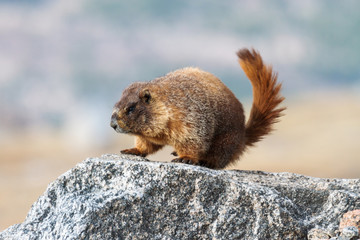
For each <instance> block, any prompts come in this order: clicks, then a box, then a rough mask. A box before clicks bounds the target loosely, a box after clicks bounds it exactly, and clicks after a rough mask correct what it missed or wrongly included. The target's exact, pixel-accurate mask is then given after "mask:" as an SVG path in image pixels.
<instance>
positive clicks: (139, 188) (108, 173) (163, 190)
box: [0, 155, 360, 239]
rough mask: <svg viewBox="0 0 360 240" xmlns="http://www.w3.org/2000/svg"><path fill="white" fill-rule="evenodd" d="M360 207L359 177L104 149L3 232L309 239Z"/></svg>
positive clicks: (16, 235)
mask: <svg viewBox="0 0 360 240" xmlns="http://www.w3.org/2000/svg"><path fill="white" fill-rule="evenodd" d="M359 208H360V180H359V179H320V178H311V177H305V176H302V175H297V174H291V173H265V172H258V171H225V170H210V169H207V168H203V167H197V166H189V165H184V164H179V163H160V162H149V161H147V160H146V159H143V158H139V157H132V156H128V155H104V156H102V157H100V158H89V159H87V160H85V161H83V162H81V163H79V164H78V165H77V166H76V167H75V168H73V169H71V170H69V171H68V172H66V173H65V174H63V175H62V176H60V177H59V178H58V179H57V180H55V181H54V182H53V183H51V184H50V185H49V186H48V189H47V190H46V192H45V193H44V194H43V195H42V196H41V197H40V198H39V199H38V201H36V202H35V203H34V205H33V206H32V208H31V210H30V212H29V213H28V216H27V218H26V219H25V221H24V222H23V223H21V224H17V225H14V226H11V227H9V228H8V229H6V230H5V231H3V232H2V233H0V239H306V237H307V234H308V232H309V230H310V229H313V228H319V229H324V230H325V231H326V232H328V233H329V236H332V235H334V234H335V231H336V230H337V229H338V227H339V226H338V225H339V220H340V218H341V216H342V215H343V214H344V213H345V212H347V211H350V210H353V209H359Z"/></svg>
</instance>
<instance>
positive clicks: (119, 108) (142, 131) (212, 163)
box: [110, 49, 285, 169]
mask: <svg viewBox="0 0 360 240" xmlns="http://www.w3.org/2000/svg"><path fill="white" fill-rule="evenodd" d="M237 56H238V57H239V63H240V65H241V67H242V69H243V70H244V72H245V74H246V75H247V77H248V78H249V79H250V81H251V83H252V86H253V105H252V109H251V113H250V117H249V119H248V121H247V122H246V123H245V116H244V111H243V107H242V104H241V103H240V102H239V101H238V99H237V98H236V97H235V95H234V94H233V93H232V92H231V91H230V89H229V88H227V87H226V86H225V85H224V83H222V82H221V81H220V80H219V79H218V78H217V77H215V76H214V75H213V74H211V73H208V72H205V71H202V70H200V69H198V68H192V67H187V68H183V69H179V70H176V71H174V72H170V73H168V74H167V75H165V76H163V77H159V78H156V79H154V80H152V81H150V82H136V83H133V84H131V85H130V86H129V87H128V88H126V89H125V90H124V92H123V93H122V97H121V99H120V101H119V102H117V103H116V104H115V106H114V110H113V113H112V116H111V124H110V125H111V127H112V128H114V129H115V131H116V132H118V133H128V134H132V135H135V136H136V141H135V148H131V149H125V150H122V151H121V153H125V154H133V155H139V156H146V155H148V154H151V153H154V152H156V151H158V150H159V149H161V148H162V147H163V146H164V145H170V146H172V147H174V149H175V152H173V155H175V156H177V157H176V158H175V159H173V160H172V162H182V163H188V164H194V165H201V166H206V167H208V168H214V169H221V168H224V167H226V166H228V165H229V164H230V163H233V162H234V161H235V160H237V159H238V158H239V156H240V155H241V154H242V153H243V152H244V151H245V149H246V148H247V147H248V146H253V145H254V143H256V142H258V141H259V140H261V139H262V138H263V136H264V135H266V134H268V133H269V132H271V131H272V125H273V124H274V123H275V122H277V121H278V118H279V117H280V116H281V115H282V114H281V112H282V111H283V110H284V109H285V108H279V107H278V106H279V104H280V103H281V102H282V101H283V100H284V97H282V96H281V95H280V89H281V84H280V83H277V73H274V72H273V71H272V67H271V66H267V65H264V63H263V60H262V58H261V56H260V54H259V53H258V52H257V51H255V50H254V49H252V50H248V49H241V50H240V51H238V52H237Z"/></svg>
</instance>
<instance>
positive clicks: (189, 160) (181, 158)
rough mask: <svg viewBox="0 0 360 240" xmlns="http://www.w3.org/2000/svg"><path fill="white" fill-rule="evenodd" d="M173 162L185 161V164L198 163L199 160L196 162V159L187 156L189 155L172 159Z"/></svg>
mask: <svg viewBox="0 0 360 240" xmlns="http://www.w3.org/2000/svg"><path fill="white" fill-rule="evenodd" d="M171 162H179V163H185V164H191V165H198V162H195V161H194V160H192V159H190V158H187V157H179V158H175V159H173V160H171Z"/></svg>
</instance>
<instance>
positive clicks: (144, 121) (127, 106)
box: [110, 83, 167, 136]
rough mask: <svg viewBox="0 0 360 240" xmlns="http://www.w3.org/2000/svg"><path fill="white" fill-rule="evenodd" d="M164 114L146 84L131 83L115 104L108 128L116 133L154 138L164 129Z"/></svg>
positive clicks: (153, 93)
mask: <svg viewBox="0 0 360 240" xmlns="http://www.w3.org/2000/svg"><path fill="white" fill-rule="evenodd" d="M166 112H167V111H164V105H163V104H162V103H161V102H160V101H158V99H157V94H156V93H155V92H154V91H152V89H151V88H150V87H149V86H148V83H133V84H131V85H130V86H129V87H128V88H126V89H125V90H124V92H123V94H122V96H121V99H120V101H119V102H117V103H116V104H115V106H114V109H113V113H112V116H111V122H110V126H111V127H112V128H114V130H115V131H116V132H118V133H129V134H135V135H144V136H156V135H158V134H161V131H162V130H164V128H165V127H166V122H167V114H166Z"/></svg>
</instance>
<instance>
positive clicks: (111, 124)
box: [110, 113, 118, 131]
mask: <svg viewBox="0 0 360 240" xmlns="http://www.w3.org/2000/svg"><path fill="white" fill-rule="evenodd" d="M110 126H111V127H112V128H113V129H114V130H115V131H116V129H117V128H118V124H117V121H116V116H115V113H114V114H113V115H112V116H111V121H110Z"/></svg>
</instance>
